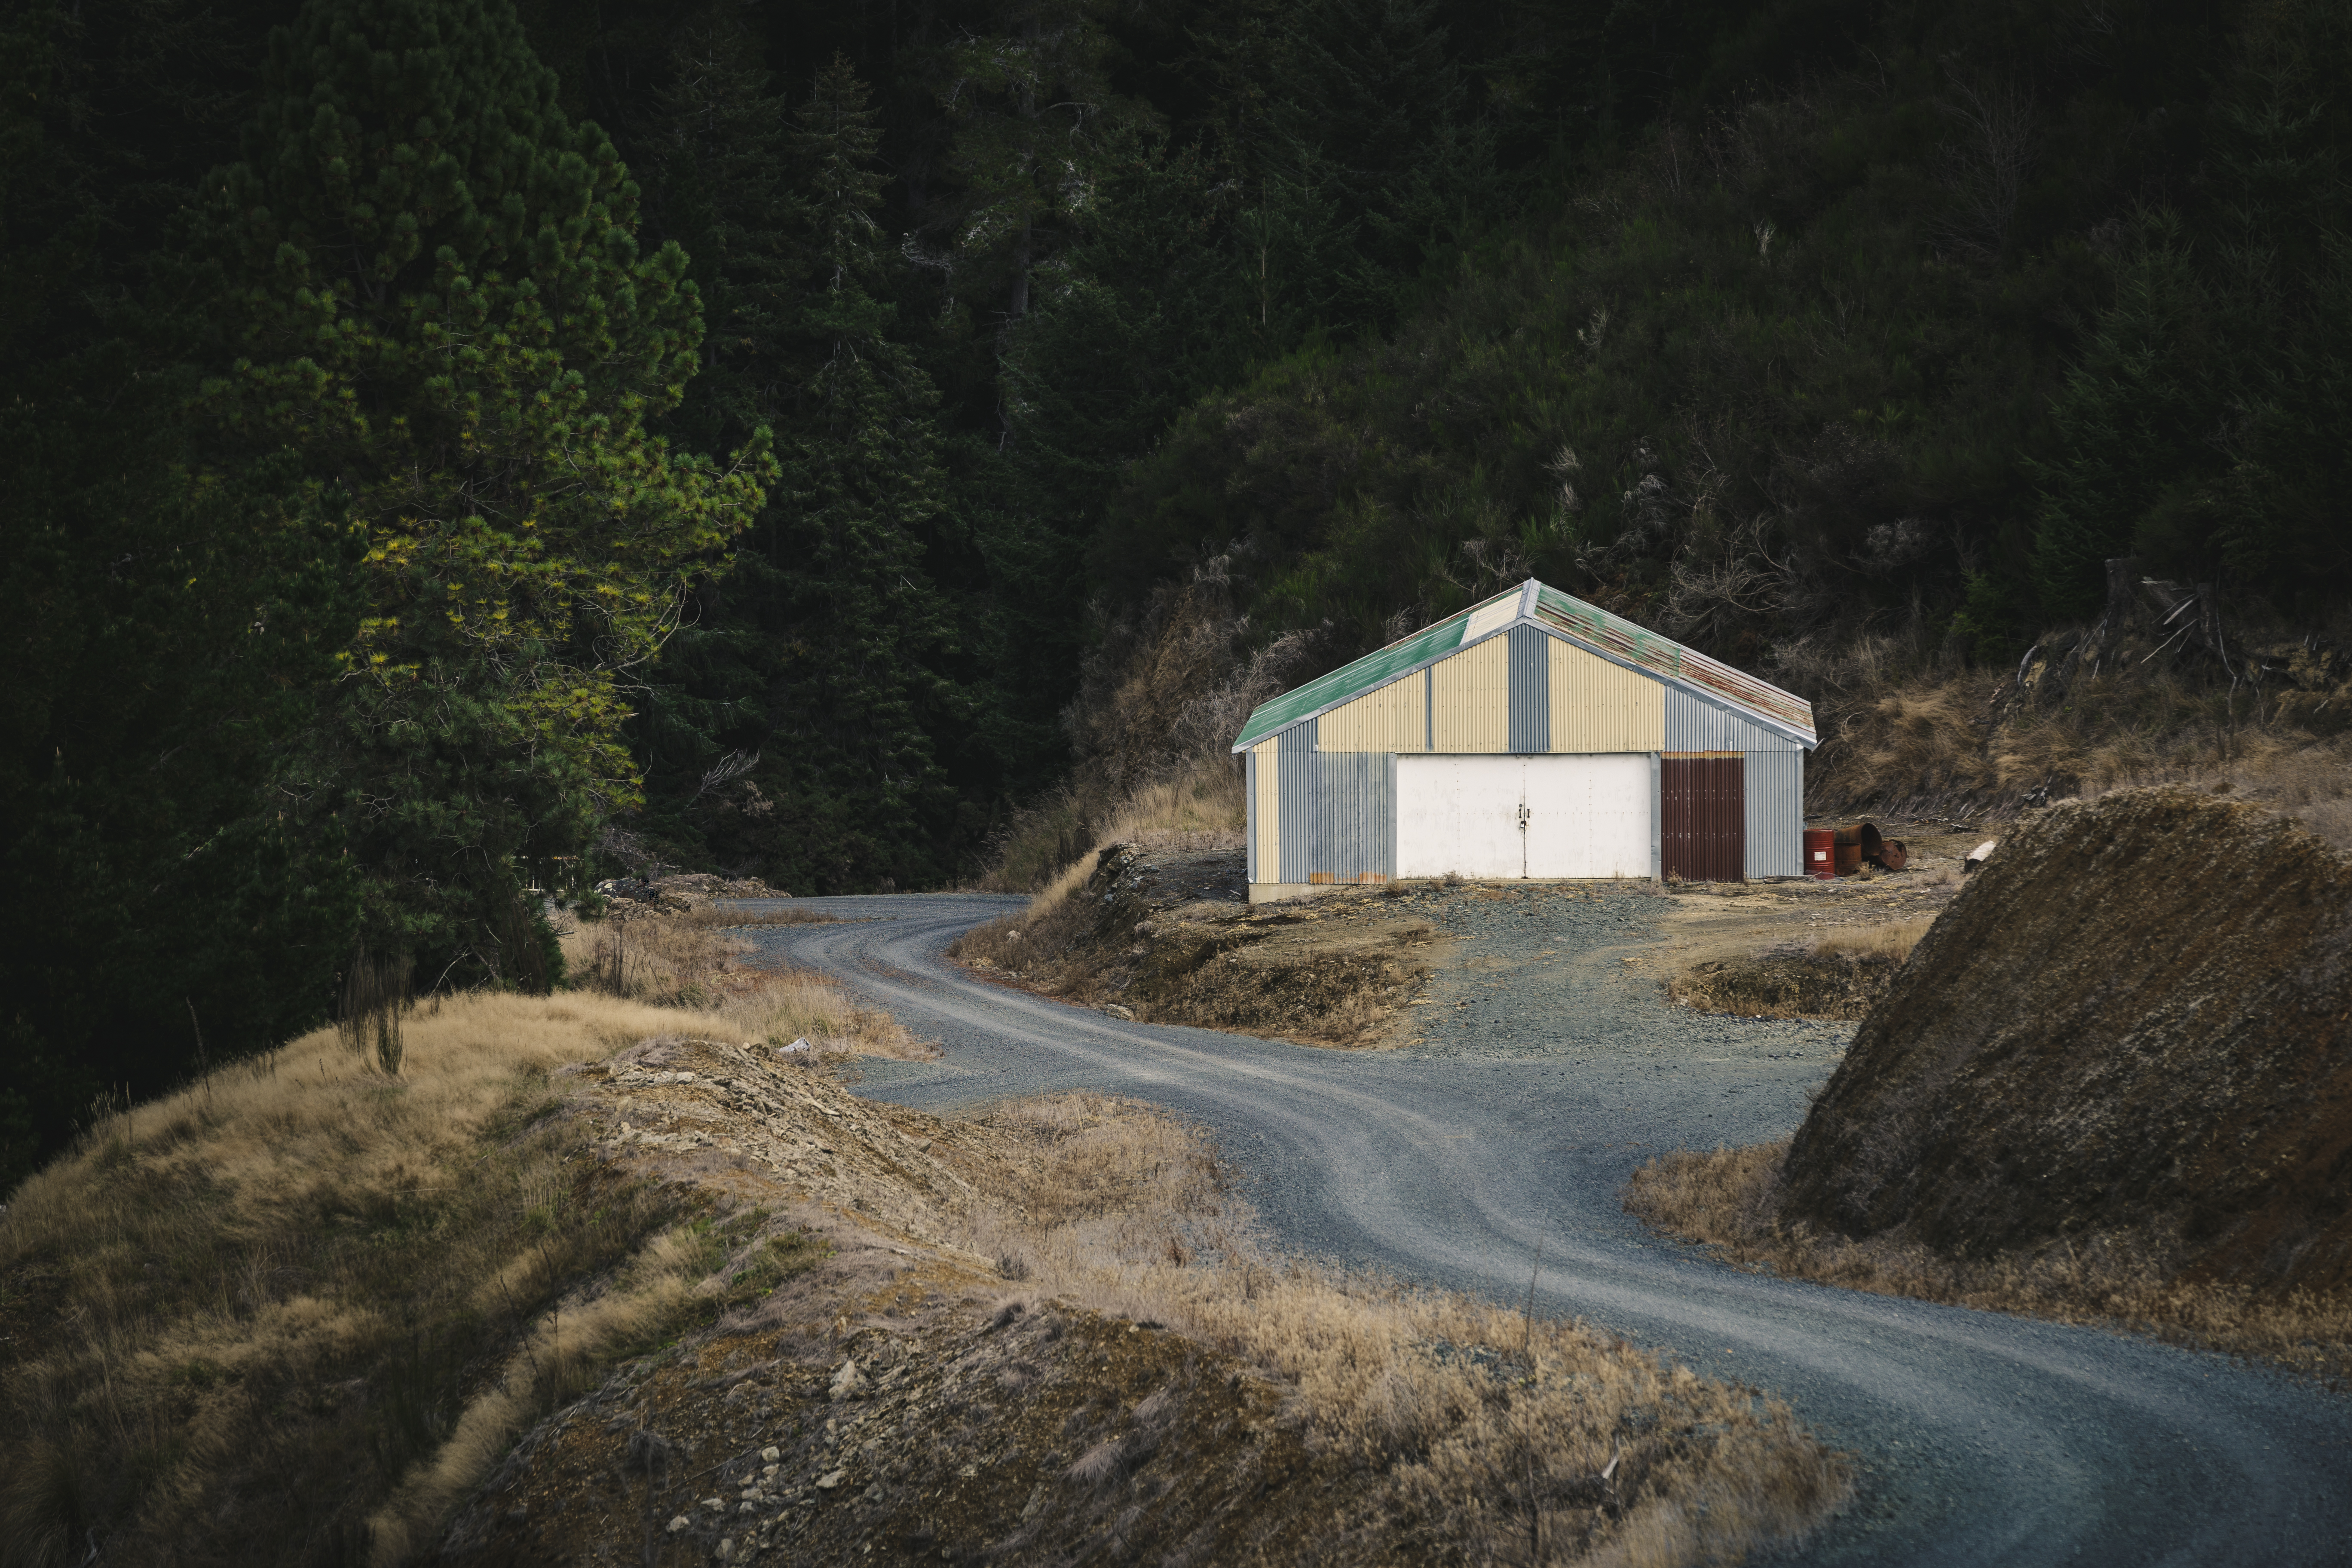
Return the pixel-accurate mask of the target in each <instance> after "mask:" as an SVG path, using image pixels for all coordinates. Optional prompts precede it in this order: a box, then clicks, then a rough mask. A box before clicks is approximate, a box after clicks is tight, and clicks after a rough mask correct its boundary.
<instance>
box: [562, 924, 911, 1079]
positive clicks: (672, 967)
mask: <svg viewBox="0 0 2352 1568" xmlns="http://www.w3.org/2000/svg"><path fill="white" fill-rule="evenodd" d="M819 918H823V917H819ZM732 923H735V922H724V923H722V922H720V921H706V920H696V919H690V918H677V919H671V918H658V917H656V918H644V919H638V920H631V921H610V920H607V921H582V922H580V924H579V926H578V927H577V928H576V929H574V930H572V931H568V932H566V933H565V934H564V935H563V937H562V946H563V962H564V969H565V973H568V974H569V975H570V976H571V977H572V984H575V985H577V986H579V987H581V988H582V989H583V990H586V991H592V992H594V993H596V994H600V995H604V996H612V997H617V998H621V999H625V1000H629V1001H635V1002H643V1003H646V1004H649V1005H655V1006H661V1007H682V1008H686V1009H688V1010H690V1011H692V1012H694V1013H695V1014H697V1015H698V1018H696V1019H695V1020H693V1026H695V1027H698V1028H700V1029H702V1030H704V1031H706V1032H708V1033H710V1034H713V1035H716V1036H718V1037H721V1038H725V1039H732V1040H752V1041H759V1042H762V1043H765V1044H767V1045H771V1046H783V1045H789V1044H791V1043H792V1042H793V1040H796V1039H805V1040H807V1041H808V1042H809V1044H810V1045H811V1046H812V1047H815V1048H816V1049H817V1050H818V1051H820V1052H833V1053H836V1054H845V1055H856V1056H869V1057H887V1058H894V1059H897V1060H900V1061H928V1060H929V1059H931V1058H933V1057H935V1056H937V1055H938V1054H939V1053H938V1051H937V1049H936V1048H934V1047H930V1046H929V1045H926V1044H924V1043H922V1042H921V1041H919V1040H917V1039H916V1038H915V1037H913V1036H911V1035H909V1034H908V1032H907V1031H906V1030H905V1029H903V1028H901V1027H900V1026H899V1025H898V1020H896V1019H895V1018H892V1017H891V1016H889V1015H888V1014H887V1013H884V1012H880V1011H878V1010H877V1009H874V1008H870V1007H860V1006H858V1005H856V1003H854V1002H852V1001H851V1000H850V998H849V995H848V994H847V993H846V992H845V991H843V990H842V989H841V987H840V986H838V985H835V984H834V983H833V982H831V981H829V980H826V979H824V977H823V976H821V975H818V974H815V973H812V972H810V971H807V970H797V969H773V968H767V967H762V966H759V965H754V964H751V963H744V962H743V956H744V955H745V954H746V953H749V952H751V951H752V949H751V943H750V942H745V941H743V940H742V939H741V938H740V937H734V936H730V935H729V934H728V933H727V925H728V924H732ZM678 1027H679V1022H678V1020H677V1019H675V1018H673V1019H672V1020H671V1029H672V1031H673V1032H675V1031H676V1030H677V1028H678Z"/></svg>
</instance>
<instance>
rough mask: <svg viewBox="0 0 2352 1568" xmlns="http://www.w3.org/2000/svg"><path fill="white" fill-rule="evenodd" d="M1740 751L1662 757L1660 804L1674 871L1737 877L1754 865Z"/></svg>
mask: <svg viewBox="0 0 2352 1568" xmlns="http://www.w3.org/2000/svg"><path fill="white" fill-rule="evenodd" d="M1743 773H1744V769H1743V766H1742V759H1741V757H1740V755H1739V753H1738V752H1682V753H1676V752H1667V753H1665V755H1664V756H1663V757H1661V758H1660V759H1659V763H1658V794H1659V796H1660V799H1659V802H1658V805H1659V814H1660V816H1662V817H1663V818H1664V821H1662V822H1661V823H1660V825H1659V826H1661V828H1662V829H1663V830H1664V832H1663V837H1664V843H1663V844H1661V845H1660V848H1661V850H1662V851H1663V852H1664V860H1665V863H1666V864H1665V872H1666V875H1667V876H1669V877H1679V878H1680V879H1683V880H1684V881H1685V882H1737V881H1738V880H1739V879H1741V878H1742V877H1744V876H1746V875H1747V870H1748V792H1747V790H1746V788H1745V786H1744V785H1743V784H1742V782H1741V781H1742V775H1743Z"/></svg>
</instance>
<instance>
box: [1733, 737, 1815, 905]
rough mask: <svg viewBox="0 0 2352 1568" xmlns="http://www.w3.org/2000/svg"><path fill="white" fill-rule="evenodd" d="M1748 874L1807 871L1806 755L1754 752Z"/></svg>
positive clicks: (1750, 757)
mask: <svg viewBox="0 0 2352 1568" xmlns="http://www.w3.org/2000/svg"><path fill="white" fill-rule="evenodd" d="M1745 771H1746V775H1747V776H1746V781H1745V787H1746V789H1747V792H1748V875H1749V876H1751V877H1797V876H1801V875H1803V874H1804V869H1805V864H1804V862H1805V753H1804V752H1801V751H1796V752H1748V757H1747V764H1746V770H1745Z"/></svg>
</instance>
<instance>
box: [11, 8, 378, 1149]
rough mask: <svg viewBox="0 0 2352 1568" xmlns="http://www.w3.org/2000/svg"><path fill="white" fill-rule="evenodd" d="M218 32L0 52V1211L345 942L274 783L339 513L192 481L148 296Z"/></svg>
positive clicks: (203, 23)
mask: <svg viewBox="0 0 2352 1568" xmlns="http://www.w3.org/2000/svg"><path fill="white" fill-rule="evenodd" d="M77 20H78V21H79V23H80V24H81V25H80V26H76V25H75V23H76V21H77ZM240 20H246V19H245V18H238V17H236V16H219V15H216V14H215V15H212V16H206V17H204V18H202V19H191V18H190V17H188V16H186V15H184V14H183V13H180V12H178V11H176V10H175V9H174V8H173V7H171V6H168V5H167V6H163V7H157V8H154V9H152V10H149V11H144V12H141V13H139V14H136V15H131V16H125V15H122V14H121V13H119V12H116V11H114V10H111V9H110V8H103V7H101V8H97V9H95V10H94V11H87V12H85V13H83V14H82V15H80V16H79V17H78V18H76V17H68V16H65V15H64V14H63V13H62V12H61V11H60V10H58V9H56V8H52V7H47V6H40V5H34V6H27V7H22V8H19V9H17V10H16V11H14V12H12V13H11V15H10V16H9V18H8V20H7V22H6V24H5V36H4V37H0V72H5V77H6V80H7V86H8V90H7V91H6V92H5V97H0V190H5V195H6V198H7V199H6V201H5V205H0V293H5V298H6V306H5V309H0V374H5V383H6V385H7V388H8V393H7V395H6V396H5V398H0V595H5V596H6V601H7V602H8V603H9V604H11V605H16V606H17V608H18V614H17V615H16V617H15V618H14V619H13V621H12V622H11V625H10V631H9V655H8V658H9V675H8V679H6V680H5V682H0V825H5V827H0V875H5V877H6V879H7V881H8V885H9V886H11V887H12V888H15V889H17V890H18V896H17V897H15V898H12V899H10V900H7V901H6V902H5V904H0V1060H5V1062H6V1063H7V1066H8V1071H7V1073H6V1074H5V1079H0V1192H5V1190H6V1188H7V1187H9V1186H10V1185H12V1184H14V1183H15V1181H16V1179H17V1178H18V1177H20V1176H22V1175H23V1174H25V1173H26V1172H27V1171H28V1170H29V1169H30V1168H31V1167H32V1165H33V1164H34V1163H36V1162H37V1159H38V1158H40V1157H41V1156H42V1155H44V1154H45V1153H47V1152H53V1151H55V1150H56V1149H57V1148H58V1147H59V1146H60V1145H61V1144H62V1143H63V1142H64V1141H65V1140H66V1139H67V1138H68V1137H69V1136H70V1134H71V1131H72V1130H73V1128H74V1126H75V1124H76V1123H77V1122H78V1121H83V1120H86V1119H87V1117H88V1116H89V1110H90V1106H91V1102H92V1101H93V1100H94V1099H96V1098H97V1097H98V1096H100V1094H102V1093H105V1094H117V1095H121V1094H128V1095H130V1096H132V1097H134V1098H137V1097H144V1096H147V1095H151V1094H154V1093H157V1092H160V1091H162V1090H164V1089H168V1088H170V1087H172V1086H173V1084H175V1083H176V1082H178V1081H179V1080H180V1079H183V1078H184V1076H185V1075H186V1074H188V1073H189V1072H190V1071H192V1070H194V1069H195V1068H197V1067H199V1066H200V1065H204V1064H212V1065H217V1064H220V1063H223V1062H226V1061H229V1060H232V1059H234V1058H237V1057H240V1056H244V1055H247V1054H248V1053H250V1052H252V1051H255V1050H257V1049H262V1048H265V1047H269V1046H271V1045H275V1044H276V1043H278V1041H279V1040H282V1039H284V1038H285V1037H288V1036H289V1035H291V1034H294V1033H297V1032H299V1030H301V1029H303V1028H306V1027H308V1026H310V1025H311V1024H312V1023H314V1022H316V1021H317V1019H318V1018H319V1017H320V1016H321V1013H322V1011H323V1009H324V1007H325V1005H326V1003H327V999H328V997H329V996H330V994H331V979H332V976H333V974H334V972H335V969H336V966H337V965H338V963H340V962H341V959H342V957H343V956H344V954H345V953H347V952H348V951H349V940H350V936H351V933H352V929H353V925H354V922H355V920H356V914H357V910H356V889H355V885H354V884H355V879H354V878H353V877H352V874H351V865H350V862H349V861H347V860H345V859H344V858H342V856H341V847H340V840H339V835H338V831H337V824H336V822H335V820H334V816H333V811H332V806H331V803H320V802H315V801H311V800H306V799H303V798H300V797H299V795H291V794H289V793H288V792H287V791H286V790H284V789H282V788H281V787H279V786H280V785H281V784H283V783H284V782H285V781H284V779H283V776H282V774H281V773H280V772H279V769H278V761H279V757H280V755H281V753H282V752H283V750H284V749H285V748H286V747H287V746H288V745H289V742H293V741H294V740H296V739H297V738H298V737H299V735H300V733H301V732H302V731H303V729H304V727H305V726H306V725H307V724H309V723H310V722H311V721H313V720H314V719H315V716H316V713H317V709H318V700H319V695H320V692H321V691H322V690H323V689H325V687H326V683H327V681H328V680H329V679H331V676H332V674H333V668H332V661H331V655H330V654H329V653H327V652H326V651H325V650H328V649H331V648H332V647H334V646H336V645H337V644H338V643H340V642H341V639H342V638H343V637H345V636H346V635H347V633H348V629H349V627H350V626H351V625H352V623H353V622H354V621H355V620H356V619H357V616H358V605H357V604H356V602H355V601H354V600H353V599H352V596H351V595H350V594H349V593H348V591H347V585H348V583H349V581H350V575H351V568H352V561H351V558H350V553H349V550H348V544H349V540H348V537H347V534H346V533H345V531H343V530H342V529H341V528H340V526H339V524H340V521H341V515H340V511H339V510H338V503H337V500H336V499H335V498H334V497H332V496H331V495H317V496H312V497H307V498H306V497H305V496H304V495H302V494H301V493H300V487H299V486H298V485H297V484H296V483H295V479H296V476H294V475H292V474H291V473H290V472H289V469H288V466H287V465H285V464H283V463H282V462H281V463H275V464H266V465H262V466H259V467H257V468H251V469H248V470H246V471H242V472H240V473H237V474H235V475H232V476H227V477H226V478H212V479H207V478H204V477H201V476H199V475H198V474H196V473H195V472H194V463H195V459H196V458H197V456H198V453H197V451H196V449H195V447H194V444H193V439H192V437H193V432H192V430H191V428H190V426H189V423H188V421H187V420H186V419H185V418H184V405H185V400H186V398H187V396H188V395H189V393H190V392H191V391H192V384H191V382H190V379H189V377H188V375H187V374H185V367H184V364H183V363H181V355H182V354H183V353H184V351H185V349H186V347H187V343H188V342H189V340H190V336H191V333H192V331H193V329H194V327H195V325H196V324H197V323H198V322H199V321H200V320H201V317H202V315H203V312H204V310H205V300H203V298H202V297H201V296H194V297H175V296H173V295H172V294H171V293H169V292H159V291H157V290H153V289H150V288H149V287H148V286H147V274H148V272H149V270H150V268H151V267H152V266H153V265H154V263H155V261H156V259H157V258H156V257H155V256H154V254H153V247H154V246H155V245H156V244H157V242H158V237H159V232H160V224H159V222H158V220H157V214H158V212H159V211H161V210H163V209H166V208H169V207H171V206H173V205H179V204H181V203H184V201H185V199H186V196H187V195H188V193H189V191H190V189H191V188H192V184H193V181H194V175H195V172H196V171H197V170H200V169H201V168H202V167H204V166H205V163H208V162H210V161H211V159H210V158H209V157H207V155H206V154H207V153H208V152H212V153H219V152H225V151H226V150H227V149H228V147H230V146H233V145H234V128H233V125H226V126H225V125H224V124H223V123H222V121H221V113H222V103H223V100H227V101H228V102H229V103H231V104H233V103H234V102H235V95H236V89H237V87H238V85H239V84H240V82H242V81H244V80H246V79H247V74H246V70H245V67H247V66H249V63H250V62H249V61H246V60H243V59H241V58H240V54H239V49H238V47H236V42H237V40H236V31H235V25H236V22H238V21H240ZM256 31H257V29H256ZM225 33H226V35H228V36H227V37H226V38H225V37H223V35H224V34H225ZM198 84H201V87H202V90H201V91H198V90H195V88H196V87H197V85H198ZM214 138H225V139H226V140H225V142H224V141H221V140H213V139H214Z"/></svg>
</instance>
